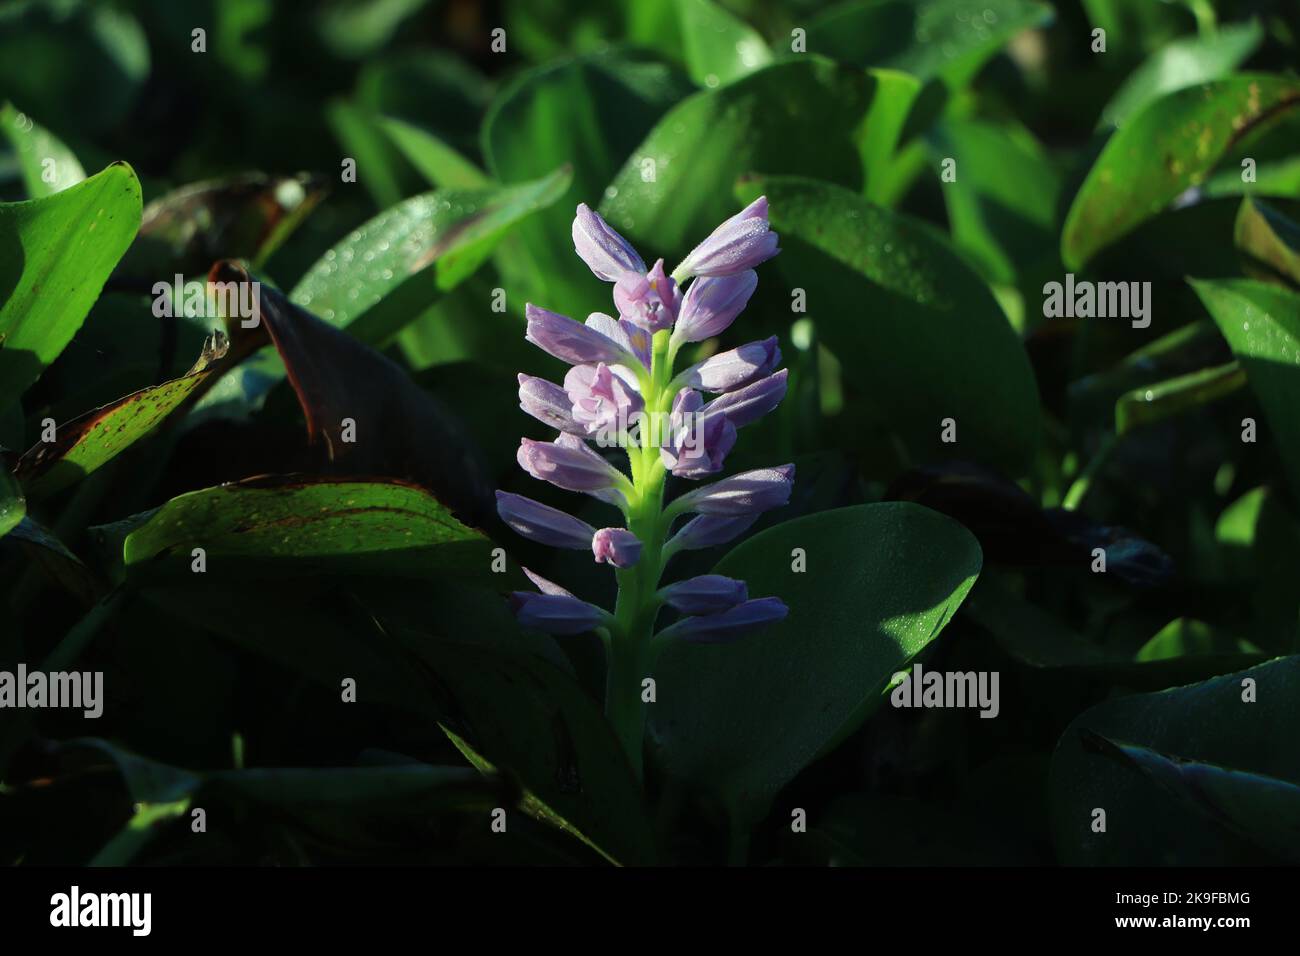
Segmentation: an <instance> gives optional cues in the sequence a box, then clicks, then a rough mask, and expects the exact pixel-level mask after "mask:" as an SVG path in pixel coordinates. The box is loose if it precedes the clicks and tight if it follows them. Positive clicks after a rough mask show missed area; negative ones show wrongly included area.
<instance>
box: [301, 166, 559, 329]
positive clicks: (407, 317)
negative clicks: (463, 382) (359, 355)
mask: <svg viewBox="0 0 1300 956" xmlns="http://www.w3.org/2000/svg"><path fill="white" fill-rule="evenodd" d="M569 182H570V171H569V170H568V169H564V168H561V169H557V170H555V171H553V172H551V173H550V174H549V175H547V176H544V177H542V178H541V179H538V180H535V181H533V182H529V183H523V184H521V185H518V186H504V187H493V188H487V189H474V190H451V189H447V190H437V191H434V192H431V193H425V194H423V195H420V196H415V197H412V198H411V199H408V200H406V201H404V202H401V203H398V204H397V205H396V206H394V207H393V208H391V209H388V210H385V211H384V212H382V213H380V214H379V215H378V216H376V217H375V218H374V219H371V220H370V221H369V222H367V223H365V224H363V225H361V226H360V227H358V228H357V229H356V230H355V231H353V232H352V233H351V234H349V235H348V236H347V238H345V239H344V240H343V241H342V242H340V243H339V244H338V245H336V246H334V248H332V249H330V250H329V251H328V252H326V253H325V255H324V256H322V257H321V259H320V260H318V261H317V262H316V264H315V265H313V266H312V267H311V268H310V269H309V270H308V271H307V274H306V275H304V276H303V277H302V279H301V280H300V281H299V282H298V284H297V285H296V286H295V287H294V289H293V291H292V292H291V293H290V295H289V297H290V299H292V300H293V301H294V302H295V303H297V304H298V305H300V306H302V307H303V308H307V309H310V310H311V311H312V312H313V313H314V314H316V315H319V316H320V317H321V318H322V319H324V320H325V321H326V322H329V323H330V324H331V325H335V326H337V327H339V328H346V329H348V331H349V332H350V333H352V335H353V336H355V337H356V338H358V339H361V340H362V341H365V342H373V343H376V344H380V343H382V342H383V341H385V340H386V339H387V338H388V337H389V336H391V335H392V334H394V333H395V332H397V331H398V329H400V328H401V327H402V325H404V324H405V323H406V322H409V321H411V320H412V319H414V318H415V316H416V315H418V314H419V312H420V311H422V309H424V308H425V307H427V306H429V305H430V304H431V303H432V302H433V301H434V300H435V299H436V298H437V297H438V296H440V295H441V294H442V293H444V292H446V291H448V290H449V289H452V288H454V287H455V286H456V285H457V284H458V283H460V282H461V281H463V280H464V279H465V278H466V277H467V276H468V275H470V274H471V273H472V272H473V271H474V270H475V269H477V268H478V267H479V266H480V265H481V264H482V263H483V261H484V260H485V259H486V258H487V257H488V256H489V255H491V253H492V249H493V248H494V247H495V245H496V244H497V242H499V241H500V240H501V237H502V236H503V235H505V233H506V232H508V231H509V230H510V229H511V228H513V227H514V226H516V225H517V224H518V223H519V222H520V221H521V220H523V219H525V218H526V217H528V216H529V215H530V214H532V213H533V212H536V211H537V210H539V209H544V208H546V207H547V206H550V205H551V204H552V203H554V202H555V201H556V200H557V199H558V198H559V197H560V196H561V195H563V193H564V191H565V190H566V189H567V188H568V186H569Z"/></svg>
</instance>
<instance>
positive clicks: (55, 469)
mask: <svg viewBox="0 0 1300 956" xmlns="http://www.w3.org/2000/svg"><path fill="white" fill-rule="evenodd" d="M226 348H227V343H226V341H225V337H224V336H221V335H220V334H218V335H214V336H213V337H212V338H210V339H209V340H208V341H207V342H206V343H204V346H203V353H202V354H201V355H200V356H199V358H198V361H197V362H195V364H194V367H193V368H192V369H190V371H189V372H187V373H186V374H185V375H183V376H182V377H181V378H177V379H173V380H172V381H170V382H164V383H163V384H161V385H155V386H153V387H152V388H146V389H142V390H141V391H138V392H133V393H132V394H130V395H127V396H126V397H125V398H121V399H118V400H117V401H116V402H114V403H112V404H111V405H105V406H104V407H103V408H97V409H95V410H94V411H92V412H87V413H86V414H85V415H83V416H81V417H80V418H77V419H74V420H73V421H70V422H66V423H65V424H63V425H60V426H59V427H58V428H57V429H56V431H55V440H54V441H53V442H42V443H40V444H38V445H36V446H34V447H33V448H31V449H30V450H29V451H28V452H27V453H26V454H25V455H23V457H22V458H20V459H19V461H18V465H17V468H16V474H17V475H18V477H19V478H20V479H21V480H22V482H23V485H24V487H26V488H27V490H28V493H29V494H31V495H32V496H33V497H42V498H44V497H48V496H49V495H51V494H53V493H54V492H56V491H59V490H61V489H63V488H65V487H67V486H68V485H70V484H73V483H74V482H76V481H78V480H80V479H81V478H83V477H85V476H86V475H88V474H90V473H91V472H92V471H94V470H95V469H96V468H99V467H100V466H101V465H104V464H106V463H107V462H109V461H111V460H112V459H114V458H116V457H117V456H118V455H120V454H121V453H122V452H124V451H126V450H127V449H128V448H130V447H131V446H132V445H133V444H135V443H136V442H137V441H139V440H140V439H142V438H144V437H145V436H147V435H148V434H149V433H150V432H152V431H153V430H154V429H155V428H156V427H157V426H158V425H159V424H161V423H162V421H163V420H164V419H165V418H167V416H168V415H170V414H171V413H172V412H173V411H175V410H176V409H177V408H179V407H180V406H181V405H182V404H183V403H184V402H185V400H186V399H187V398H189V396H190V395H191V394H193V393H194V391H195V389H197V388H198V387H199V386H201V385H202V384H203V383H204V382H205V381H206V380H207V379H208V378H210V377H211V376H212V374H213V372H214V369H213V367H212V365H213V363H214V362H216V361H217V360H218V359H220V358H222V356H224V355H225V354H226Z"/></svg>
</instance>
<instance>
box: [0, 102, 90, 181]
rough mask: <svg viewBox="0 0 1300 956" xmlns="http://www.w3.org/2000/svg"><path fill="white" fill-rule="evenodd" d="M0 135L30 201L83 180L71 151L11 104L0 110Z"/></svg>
mask: <svg viewBox="0 0 1300 956" xmlns="http://www.w3.org/2000/svg"><path fill="white" fill-rule="evenodd" d="M0 132H3V133H4V135H5V136H6V137H7V138H8V140H9V143H10V145H11V146H13V148H14V154H15V156H16V157H17V159H18V168H19V169H20V170H21V171H22V174H23V185H24V186H25V187H26V189H27V196H28V198H30V199H39V198H40V197H42V196H49V195H52V194H54V193H57V192H59V191H60V190H64V189H67V188H68V187H69V186H72V185H75V184H76V183H79V182H81V181H82V180H83V179H85V178H86V171H85V170H84V169H82V168H81V163H79V162H77V157H76V156H74V155H73V153H72V150H70V149H68V147H66V146H64V145H63V143H61V142H59V140H58V139H56V138H55V136H54V134H52V133H51V132H50V131H49V130H47V129H44V128H43V127H40V126H37V125H36V124H35V123H34V122H33V121H32V119H31V117H29V116H27V115H25V114H23V113H20V112H18V110H16V109H14V106H13V104H12V103H6V104H5V105H4V106H3V107H0Z"/></svg>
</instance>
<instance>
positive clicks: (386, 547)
mask: <svg viewBox="0 0 1300 956" xmlns="http://www.w3.org/2000/svg"><path fill="white" fill-rule="evenodd" d="M194 548H203V549H204V550H205V552H206V555H207V562H208V566H209V567H211V566H212V565H213V564H215V563H216V562H218V561H221V562H225V563H226V565H225V566H226V567H228V568H230V569H231V570H232V573H236V572H237V571H238V570H241V569H242V570H244V571H246V572H247V573H264V572H267V571H270V570H274V569H280V570H283V571H284V572H285V573H298V574H303V573H309V572H312V571H315V572H317V573H327V572H328V573H346V574H376V575H395V576H399V577H404V578H409V577H415V578H419V577H423V576H425V575H431V574H434V575H436V574H454V575H462V576H466V577H471V578H473V577H478V578H480V579H481V580H483V581H484V582H491V581H492V574H491V567H490V565H491V561H492V557H491V551H492V544H491V542H490V541H489V540H488V539H487V538H486V537H484V536H483V534H481V533H480V532H478V531H474V530H473V529H470V528H467V527H465V526H464V525H462V524H461V523H460V522H458V521H457V520H456V519H455V518H453V517H452V516H451V514H450V513H449V512H448V511H447V509H446V508H444V507H443V506H442V505H441V504H439V503H438V501H437V499H435V498H434V497H433V496H432V495H431V494H429V493H428V492H427V491H424V490H423V489H420V488H416V487H413V486H410V485H401V484H394V483H389V482H382V481H307V480H300V479H298V480H295V479H287V478H286V479H250V480H248V481H244V482H239V483H236V484H230V485H221V486H220V487H216V488H205V489H203V490H201V491H192V492H189V493H188V494H184V495H181V496H180V497H178V498H173V499H172V500H171V501H169V502H167V503H166V504H164V505H163V506H162V507H161V508H159V509H158V510H157V511H156V512H155V513H154V514H153V515H152V516H151V517H150V518H149V519H148V520H147V521H146V522H145V523H144V524H143V525H142V526H140V527H138V528H136V529H135V530H134V531H132V532H131V533H130V534H129V535H127V538H126V541H125V543H124V544H123V549H122V557H123V560H124V561H125V563H126V565H127V566H128V568H130V567H132V566H140V565H143V564H145V563H146V562H151V561H154V560H155V559H170V560H171V561H173V562H176V563H178V564H179V565H180V566H181V567H182V568H183V569H186V570H188V569H189V567H190V564H191V561H192V560H193V559H192V555H191V551H192V549H194Z"/></svg>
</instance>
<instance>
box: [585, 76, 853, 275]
mask: <svg viewBox="0 0 1300 956" xmlns="http://www.w3.org/2000/svg"><path fill="white" fill-rule="evenodd" d="M875 89H876V84H875V83H874V81H873V80H872V79H871V78H870V77H868V76H867V75H865V74H864V73H862V72H861V71H859V70H851V69H847V68H844V67H840V66H837V65H835V64H834V63H831V62H830V61H828V60H825V59H822V58H821V57H814V56H804V57H800V58H798V59H796V60H791V61H786V62H782V63H774V64H773V65H771V66H769V67H766V68H765V69H762V70H759V71H758V72H756V73H752V74H750V75H749V76H746V77H744V78H742V79H740V80H737V81H736V82H735V83H732V84H731V85H730V86H726V87H723V88H721V89H717V90H704V91H701V92H699V93H696V94H695V95H694V96H691V97H689V98H688V99H685V100H683V101H682V102H681V103H679V104H677V105H676V106H675V107H673V108H672V110H670V111H669V112H668V113H667V115H665V116H664V117H663V119H661V120H660V121H659V123H658V124H657V125H656V126H655V128H654V129H653V130H652V131H651V132H650V135H649V136H647V137H646V138H645V141H644V142H642V143H641V145H640V146H638V147H636V148H635V149H634V150H632V153H631V155H630V156H628V157H627V162H626V163H625V164H624V165H623V167H622V169H621V170H619V171H618V173H617V175H615V176H614V177H613V180H614V181H613V183H612V184H611V185H610V187H609V189H608V190H606V192H605V197H606V198H605V200H604V202H603V203H602V204H601V213H602V214H604V216H605V218H606V219H608V220H609V221H610V224H611V225H613V226H614V227H615V228H616V229H618V230H619V231H620V232H621V233H623V235H624V236H626V237H627V238H629V239H631V240H633V241H635V242H637V243H638V245H639V248H640V249H641V252H642V254H643V255H646V254H647V250H654V251H655V252H657V253H659V254H663V255H664V256H665V257H668V258H670V261H668V262H667V267H668V268H669V269H670V270H671V269H672V268H673V266H674V265H675V264H676V261H677V260H679V259H680V258H681V257H682V256H684V255H685V254H686V253H687V252H688V251H689V250H690V248H691V247H692V246H693V245H694V244H695V243H697V242H700V241H701V240H702V239H704V237H705V236H707V235H708V234H709V233H710V232H711V231H712V230H713V228H714V227H715V226H717V225H718V223H720V222H722V220H724V219H726V218H727V217H729V216H731V215H734V214H735V213H736V212H737V207H736V205H735V199H734V197H733V196H732V194H731V191H732V188H733V186H734V184H735V181H736V179H737V177H739V176H741V175H742V174H745V173H751V172H754V171H756V170H758V171H761V172H764V173H798V174H801V175H807V176H816V177H818V178H820V179H825V180H829V181H831V182H837V183H841V184H843V185H846V186H849V187H851V188H853V189H857V188H858V187H859V186H861V184H862V160H861V158H860V157H859V155H858V133H857V131H858V127H859V126H860V124H861V123H862V121H863V118H864V117H865V115H866V112H867V109H868V107H869V105H870V103H871V98H872V95H873V91H874V90H875ZM672 257H675V258H672Z"/></svg>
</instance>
